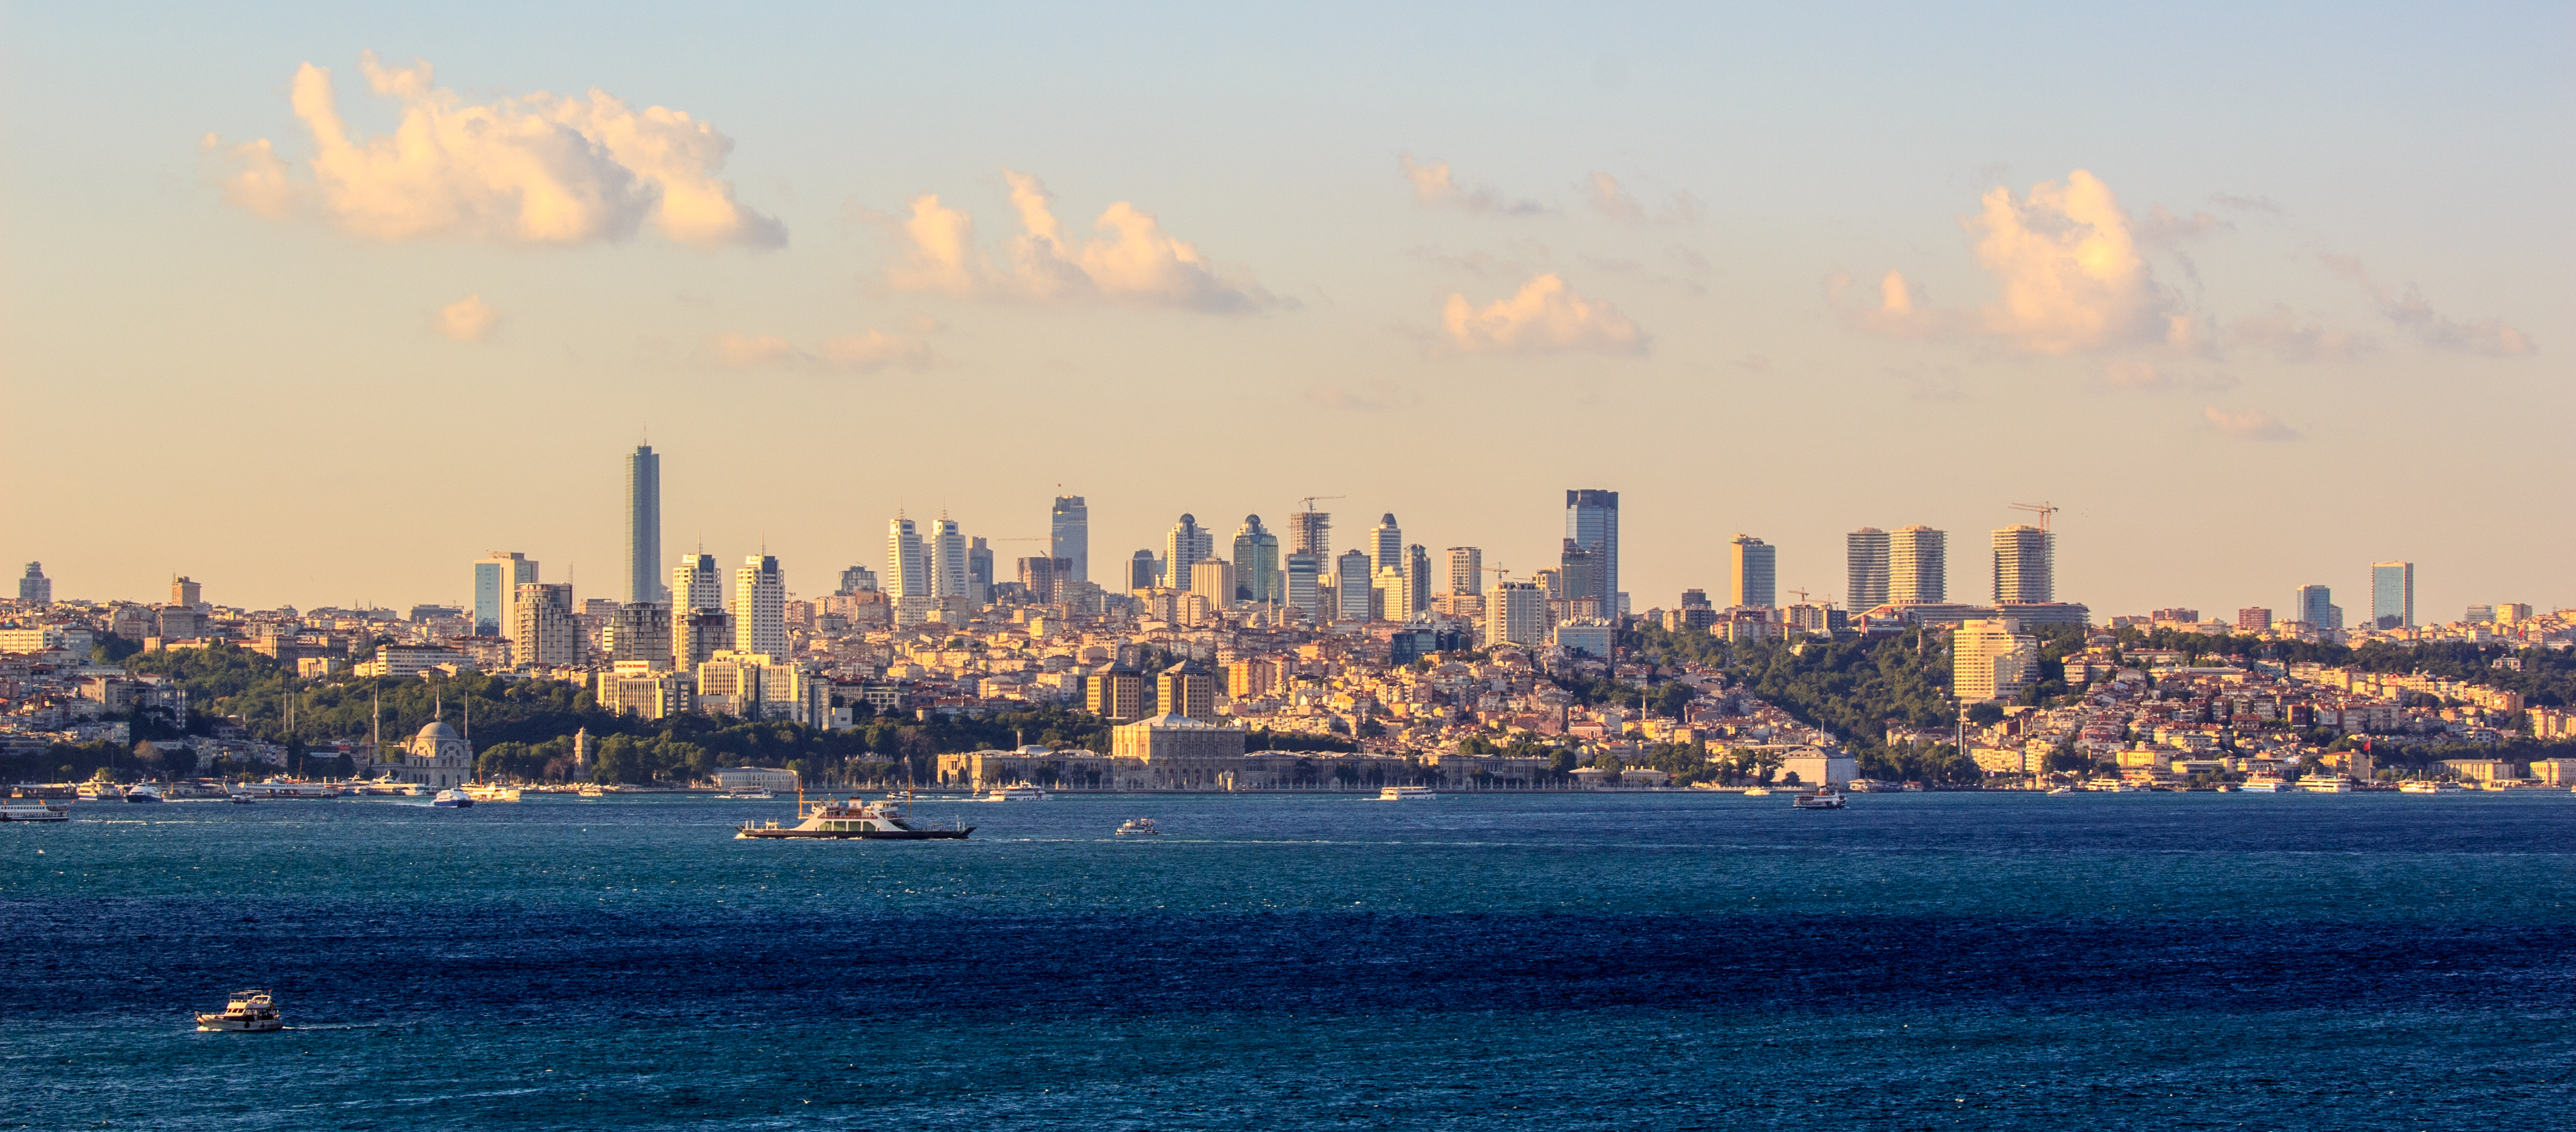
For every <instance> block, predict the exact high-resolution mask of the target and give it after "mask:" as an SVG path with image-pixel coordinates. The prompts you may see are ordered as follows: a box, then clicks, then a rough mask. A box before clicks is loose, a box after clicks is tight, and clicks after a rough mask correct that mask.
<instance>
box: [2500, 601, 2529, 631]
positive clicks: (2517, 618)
mask: <svg viewBox="0 0 2576 1132" xmlns="http://www.w3.org/2000/svg"><path fill="white" fill-rule="evenodd" d="M2493 609H2494V613H2495V623H2496V624H2498V625H2519V624H2521V623H2522V622H2525V621H2529V620H2531V605H2530V604H2529V603H2528V602H2520V601H2499V602H2497V603H2495V605H2494V607H2493Z"/></svg>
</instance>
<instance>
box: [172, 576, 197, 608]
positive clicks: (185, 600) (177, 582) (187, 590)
mask: <svg viewBox="0 0 2576 1132" xmlns="http://www.w3.org/2000/svg"><path fill="white" fill-rule="evenodd" d="M204 596H205V595H204V593H203V591H202V590H201V589H200V588H199V587H198V585H197V583H195V582H192V581H189V580H188V576H187V575H185V574H181V575H179V576H178V577H176V578H172V579H170V604H172V605H175V606H178V607H179V608H181V609H195V608H197V604H198V602H200V601H202V600H204Z"/></svg>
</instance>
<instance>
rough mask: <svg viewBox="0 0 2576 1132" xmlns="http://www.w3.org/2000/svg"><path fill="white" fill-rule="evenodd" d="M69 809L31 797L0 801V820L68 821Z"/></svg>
mask: <svg viewBox="0 0 2576 1132" xmlns="http://www.w3.org/2000/svg"><path fill="white" fill-rule="evenodd" d="M70 820H72V812H71V811H70V810H69V809H63V808H58V807H54V806H48V805H46V804H44V803H43V802H39V801H36V800H34V799H32V798H11V799H8V800H7V801H0V821H70Z"/></svg>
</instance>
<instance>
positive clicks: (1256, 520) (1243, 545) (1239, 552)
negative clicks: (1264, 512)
mask: <svg viewBox="0 0 2576 1132" xmlns="http://www.w3.org/2000/svg"><path fill="white" fill-rule="evenodd" d="M1234 586H1235V596H1236V597H1237V598H1240V599H1242V600H1244V601H1272V602H1275V601H1285V600H1287V597H1288V592H1287V579H1286V578H1284V577H1282V576H1281V575H1280V573H1279V536H1278V535H1275V534H1272V533H1270V532H1269V531H1267V530H1264V529H1263V528H1262V526H1261V516H1259V515H1246V516H1244V517H1243V525H1242V526H1240V527H1237V528H1235V530H1234Z"/></svg>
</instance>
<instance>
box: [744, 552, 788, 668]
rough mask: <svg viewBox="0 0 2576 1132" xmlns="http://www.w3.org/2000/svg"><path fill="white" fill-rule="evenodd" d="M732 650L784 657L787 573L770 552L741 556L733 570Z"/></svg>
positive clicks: (778, 657)
mask: <svg viewBox="0 0 2576 1132" xmlns="http://www.w3.org/2000/svg"><path fill="white" fill-rule="evenodd" d="M733 651H735V652H756V653H766V654H768V655H769V656H772V657H775V658H777V659H779V660H785V659H787V575H785V574H783V573H780V572H779V569H778V559H776V558H774V557H772V556H770V555H766V554H754V555H752V556H750V557H748V558H745V559H743V560H742V566H741V568H739V569H737V570H735V571H734V572H733Z"/></svg>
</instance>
